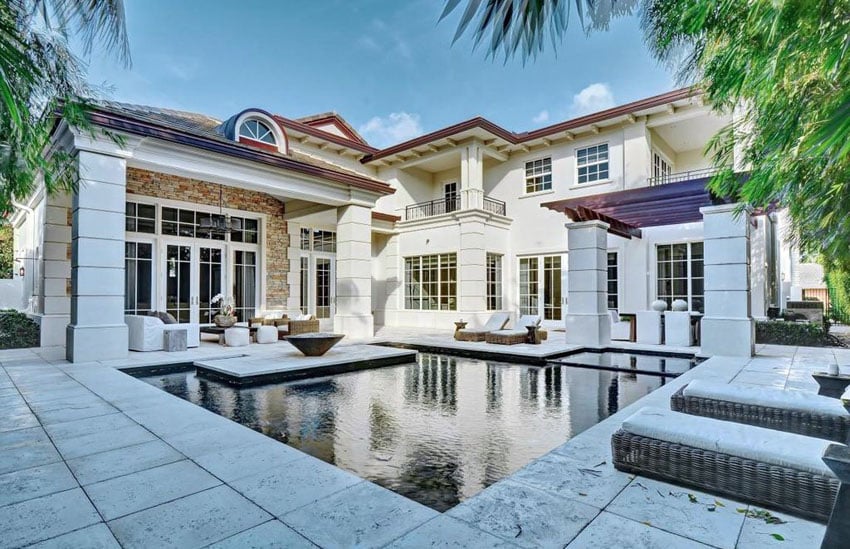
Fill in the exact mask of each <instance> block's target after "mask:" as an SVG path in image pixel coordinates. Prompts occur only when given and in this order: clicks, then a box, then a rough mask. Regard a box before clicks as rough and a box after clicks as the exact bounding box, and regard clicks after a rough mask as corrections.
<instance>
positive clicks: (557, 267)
mask: <svg viewBox="0 0 850 549" xmlns="http://www.w3.org/2000/svg"><path fill="white" fill-rule="evenodd" d="M566 272H567V270H566V261H565V256H563V255H544V256H531V257H521V258H519V314H521V315H537V316H539V317H540V318H541V319H542V321H543V324H544V325H547V326H558V325H560V323H561V321H562V320H563V315H564V307H563V305H564V299H563V298H564V296H565V295H566V291H565V290H566V285H565V283H564V278H565V275H566Z"/></svg>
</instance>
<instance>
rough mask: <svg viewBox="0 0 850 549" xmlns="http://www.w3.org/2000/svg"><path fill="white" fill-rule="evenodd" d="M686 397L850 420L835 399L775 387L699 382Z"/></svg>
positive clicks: (688, 389)
mask: <svg viewBox="0 0 850 549" xmlns="http://www.w3.org/2000/svg"><path fill="white" fill-rule="evenodd" d="M683 393H684V395H685V396H692V397H698V398H711V399H715V400H728V401H729V402H739V403H741V404H754V405H756V406H767V407H770V408H786V409H788V410H796V411H798V412H814V413H818V414H829V415H837V416H846V415H848V414H850V412H848V411H847V410H845V409H844V406H842V405H841V401H840V400H838V399H835V398H829V397H825V396H820V395H817V394H815V393H809V392H806V391H793V390H786V389H776V388H773V387H755V386H749V385H737V384H729V383H717V382H716V381H709V380H706V379H697V380H695V381H692V382H690V383H689V384H688V386H687V387H685V390H684V392H683Z"/></svg>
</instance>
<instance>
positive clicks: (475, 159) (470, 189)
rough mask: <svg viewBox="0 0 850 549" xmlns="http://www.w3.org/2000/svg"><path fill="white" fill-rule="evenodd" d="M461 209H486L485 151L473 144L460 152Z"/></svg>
mask: <svg viewBox="0 0 850 549" xmlns="http://www.w3.org/2000/svg"><path fill="white" fill-rule="evenodd" d="M460 154H461V156H460V204H461V209H463V210H470V209H481V208H483V207H484V151H482V150H481V146H480V145H478V144H477V143H473V144H471V145H469V146H468V147H466V148H464V149H463V150H461V152H460Z"/></svg>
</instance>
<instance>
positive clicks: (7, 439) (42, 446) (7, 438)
mask: <svg viewBox="0 0 850 549" xmlns="http://www.w3.org/2000/svg"><path fill="white" fill-rule="evenodd" d="M61 460H62V457H61V456H60V455H59V452H57V451H56V448H55V447H54V446H53V443H52V442H50V439H49V438H48V437H47V434H46V433H45V432H44V429H42V428H41V427H35V428H32V429H19V430H16V431H7V432H5V433H0V474H3V473H9V472H11V471H19V470H21V469H27V468H29V467H36V466H38V465H46V464H48V463H54V462H57V461H61Z"/></svg>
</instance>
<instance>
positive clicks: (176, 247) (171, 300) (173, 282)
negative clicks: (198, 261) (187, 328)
mask: <svg viewBox="0 0 850 549" xmlns="http://www.w3.org/2000/svg"><path fill="white" fill-rule="evenodd" d="M193 257H194V254H193V253H192V246H190V245H185V244H166V245H165V269H164V273H163V274H164V275H165V284H163V287H164V288H165V310H166V312H168V313H169V314H171V316H173V317H174V318H176V319H177V322H180V323H186V322H192V317H193V316H194V315H193V313H194V311H193V310H192V308H193V307H194V301H195V300H194V294H193V293H192V259H193Z"/></svg>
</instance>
